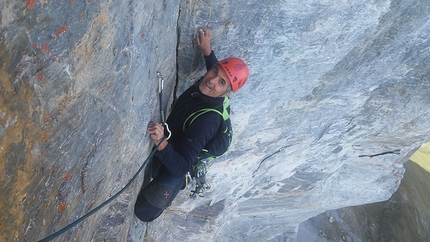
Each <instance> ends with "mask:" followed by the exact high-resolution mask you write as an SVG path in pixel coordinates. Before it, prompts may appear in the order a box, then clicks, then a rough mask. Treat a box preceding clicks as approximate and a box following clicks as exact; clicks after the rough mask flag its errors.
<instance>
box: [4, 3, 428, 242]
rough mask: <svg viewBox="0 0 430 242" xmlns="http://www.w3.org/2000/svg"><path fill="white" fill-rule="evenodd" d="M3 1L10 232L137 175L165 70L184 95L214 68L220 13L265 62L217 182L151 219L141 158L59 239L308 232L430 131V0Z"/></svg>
mask: <svg viewBox="0 0 430 242" xmlns="http://www.w3.org/2000/svg"><path fill="white" fill-rule="evenodd" d="M171 2H172V3H171ZM0 6H1V9H2V10H1V35H0V36H1V37H0V47H1V48H0V64H1V65H0V78H1V82H0V92H1V99H0V139H1V144H0V145H1V147H0V171H1V172H2V173H1V176H0V186H1V189H2V192H3V193H2V194H3V195H2V197H1V199H0V208H1V210H2V212H1V218H0V220H1V224H2V226H1V228H0V230H1V231H0V232H1V233H0V234H1V235H0V236H1V237H0V241H14V240H16V241H24V240H27V241H34V240H38V239H42V238H44V237H45V236H48V235H49V234H51V233H53V232H55V231H57V230H59V229H61V228H63V227H64V226H66V225H67V224H69V223H71V222H73V221H74V220H76V219H77V218H79V217H81V216H82V215H84V214H86V213H87V212H88V211H90V210H91V209H93V208H94V207H96V206H97V205H99V204H101V203H102V202H104V201H105V200H107V199H108V198H109V197H110V196H112V195H113V194H115V193H116V192H117V191H119V190H120V189H121V188H122V187H123V186H124V185H125V184H127V182H128V181H129V179H130V178H131V177H132V176H133V175H134V173H135V172H136V171H137V170H138V168H139V166H140V165H141V164H142V163H143V162H144V160H145V159H146V157H147V156H148V154H149V151H150V149H151V146H152V145H151V142H150V140H149V138H148V136H147V135H146V133H145V127H146V124H147V123H148V121H150V120H159V113H158V100H157V89H156V88H157V79H156V74H155V73H156V71H157V70H159V71H161V73H162V74H163V76H164V79H165V80H166V83H165V90H164V93H165V95H164V100H163V101H164V106H165V107H166V109H167V108H168V107H169V106H170V105H169V104H170V102H171V100H172V99H173V95H174V94H173V93H174V90H175V87H176V88H177V94H180V93H181V92H182V91H183V90H185V88H186V87H188V86H189V85H190V84H191V83H192V82H193V81H194V80H195V79H196V78H198V77H200V76H201V75H203V74H204V70H203V69H204V67H203V57H202V54H201V53H200V52H199V51H198V50H197V47H196V45H195V44H194V42H193V35H194V32H195V30H196V29H197V28H198V27H199V26H202V25H205V26H209V27H210V28H211V29H212V30H213V39H214V40H213V48H214V51H215V52H216V54H217V56H218V57H219V58H220V59H221V58H225V57H228V56H231V55H233V56H238V57H241V58H242V59H244V60H245V62H247V63H248V65H249V67H250V72H251V76H250V79H249V81H248V84H247V85H246V86H245V87H244V88H243V89H241V90H240V91H239V92H237V93H235V94H233V95H232V96H231V105H232V115H231V117H232V122H233V128H234V131H235V136H234V141H233V145H232V147H231V149H230V152H229V153H228V154H227V155H225V156H224V157H222V158H220V159H218V161H216V162H214V163H213V165H212V166H211V168H210V171H209V177H208V178H209V179H210V182H211V184H212V189H211V190H209V191H208V192H207V193H206V194H205V197H203V198H198V199H195V200H193V199H190V198H189V197H188V193H189V189H188V190H185V191H183V192H181V193H180V195H179V197H178V198H177V199H176V200H175V201H174V202H173V204H172V206H170V207H169V208H168V209H167V210H166V212H165V213H164V214H163V215H162V216H161V217H160V218H159V219H157V220H156V221H154V222H152V223H142V222H140V221H139V220H138V219H137V218H136V217H134V215H133V211H132V208H133V204H134V201H135V199H136V196H137V193H138V190H139V188H140V186H141V184H142V181H143V174H141V176H140V177H139V179H138V180H137V181H135V182H133V184H132V185H131V187H130V188H129V189H127V190H126V191H125V192H124V194H122V195H121V196H120V197H119V198H117V199H116V200H114V201H113V202H112V203H110V204H109V205H108V206H107V207H106V208H104V209H102V210H101V211H99V212H98V213H96V214H94V215H93V216H91V217H90V218H88V219H87V220H85V221H84V222H82V223H80V224H79V225H77V226H76V227H74V228H73V229H71V230H69V231H67V232H66V233H65V234H64V235H61V237H60V239H59V241H70V240H73V239H75V240H76V241H90V240H94V241H102V240H117V241H142V240H147V241H161V240H177V241H197V240H199V241H202V240H203V241H205V240H214V241H244V240H246V241H265V240H270V241H288V240H294V238H295V237H296V231H297V226H298V224H299V223H300V222H302V221H304V220H306V219H307V218H309V217H312V216H315V215H317V214H319V213H321V212H323V211H326V210H331V209H337V208H341V207H345V206H355V205H360V204H367V203H373V202H379V201H384V200H387V199H389V198H390V196H391V195H392V194H393V193H394V192H395V191H396V189H397V187H398V186H399V181H400V180H401V178H402V176H403V163H404V162H405V161H407V160H408V158H409V155H408V154H409V152H410V151H412V150H414V149H416V148H417V147H419V146H420V145H421V144H422V143H424V142H425V141H428V137H429V135H430V124H429V122H428V120H429V118H430V112H429V111H428V107H429V105H430V95H429V94H430V91H429V90H430V89H429V88H430V80H429V77H430V67H429V66H430V47H429V46H430V38H429V34H430V20H429V16H430V3H429V2H428V1H426V0H417V1H401V0H392V1H389V0H376V1H375V0H364V1H358V0H353V1H337V2H335V3H334V2H332V1H323V0H321V1H314V0H312V1H311V0H303V1H289V2H285V1H269V2H264V3H263V2H261V1H242V0H239V1H180V3H176V2H174V1H170V2H169V1H127V2H124V1H83V2H78V1H76V2H75V1H73V0H72V1H64V2H59V1H35V0H28V1H26V2H25V4H24V3H23V2H19V1H8V2H2V3H0ZM176 81H177V84H176Z"/></svg>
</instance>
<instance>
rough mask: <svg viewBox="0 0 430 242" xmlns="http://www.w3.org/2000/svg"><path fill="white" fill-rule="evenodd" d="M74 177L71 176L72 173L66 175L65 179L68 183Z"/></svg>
mask: <svg viewBox="0 0 430 242" xmlns="http://www.w3.org/2000/svg"><path fill="white" fill-rule="evenodd" d="M71 177H72V174H70V173H67V175H66V177H65V180H66V181H68V180H70V178H71Z"/></svg>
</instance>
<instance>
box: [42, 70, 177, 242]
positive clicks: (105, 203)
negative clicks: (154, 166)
mask: <svg viewBox="0 0 430 242" xmlns="http://www.w3.org/2000/svg"><path fill="white" fill-rule="evenodd" d="M157 77H158V95H159V99H160V100H159V101H160V113H161V123H162V124H163V125H164V126H165V127H166V129H167V131H168V132H169V135H168V137H167V138H166V137H163V138H162V139H161V141H160V142H159V143H158V145H156V146H155V147H154V149H153V150H152V151H151V153H150V154H149V156H148V158H146V160H145V161H144V162H143V164H142V165H141V166H140V168H139V170H137V172H136V174H134V176H133V177H132V178H131V179H130V181H129V182H128V183H127V184H126V185H125V186H124V187H123V188H122V189H121V190H120V191H119V192H117V193H116V194H115V195H113V196H112V197H111V198H109V199H108V200H106V201H105V202H104V203H102V204H100V205H99V206H98V207H96V208H94V209H93V210H91V211H90V212H88V213H87V214H85V215H84V216H82V217H80V218H78V219H77V220H75V221H74V222H72V223H70V224H69V225H67V226H66V227H64V228H62V229H60V230H58V231H57V232H55V233H53V234H51V235H49V236H48V237H46V238H44V239H42V240H39V242H46V241H51V240H53V239H55V238H56V237H58V236H60V235H61V234H63V233H64V232H66V231H67V230H69V229H71V228H73V227H75V226H76V225H77V224H78V223H80V222H82V221H83V220H85V219H86V218H88V217H90V216H91V215H93V214H94V213H96V212H97V211H99V210H100V209H101V208H103V207H104V206H106V205H107V204H109V203H110V202H111V201H112V200H114V199H115V198H117V197H118V196H119V195H121V194H122V193H123V192H124V191H125V190H126V189H127V188H128V187H129V186H130V185H131V183H132V182H133V181H134V180H135V179H136V178H137V176H138V175H139V173H140V172H141V171H142V169H143V168H144V167H145V166H146V164H147V163H148V162H149V161H150V160H152V158H153V157H154V155H155V152H156V151H157V149H158V147H159V146H160V145H161V144H162V143H163V141H164V140H168V139H169V138H170V136H171V132H170V130H169V126H168V125H167V123H166V122H165V120H164V111H163V105H162V101H163V99H162V91H163V82H164V80H163V76H162V75H161V73H160V72H158V71H157Z"/></svg>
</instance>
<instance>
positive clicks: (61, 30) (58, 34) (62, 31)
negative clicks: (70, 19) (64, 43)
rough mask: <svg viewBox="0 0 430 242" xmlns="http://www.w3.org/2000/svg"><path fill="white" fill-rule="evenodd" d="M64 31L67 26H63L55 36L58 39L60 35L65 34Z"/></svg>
mask: <svg viewBox="0 0 430 242" xmlns="http://www.w3.org/2000/svg"><path fill="white" fill-rule="evenodd" d="M66 30H67V25H63V27H61V28H59V29H57V31H55V36H57V37H59V36H60V35H61V34H62V33H64V32H66Z"/></svg>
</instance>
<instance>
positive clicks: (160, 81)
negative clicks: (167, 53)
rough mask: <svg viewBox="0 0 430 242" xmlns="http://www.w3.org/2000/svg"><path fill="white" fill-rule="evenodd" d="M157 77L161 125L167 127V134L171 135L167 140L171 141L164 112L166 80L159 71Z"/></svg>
mask: <svg viewBox="0 0 430 242" xmlns="http://www.w3.org/2000/svg"><path fill="white" fill-rule="evenodd" d="M157 77H158V99H159V103H160V117H161V124H162V125H163V126H164V127H166V129H167V132H169V135H168V136H167V138H166V140H169V139H170V136H172V132H171V131H170V129H169V125H168V124H167V123H166V120H165V118H164V111H163V87H164V79H163V76H162V75H161V73H160V72H159V71H157Z"/></svg>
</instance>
